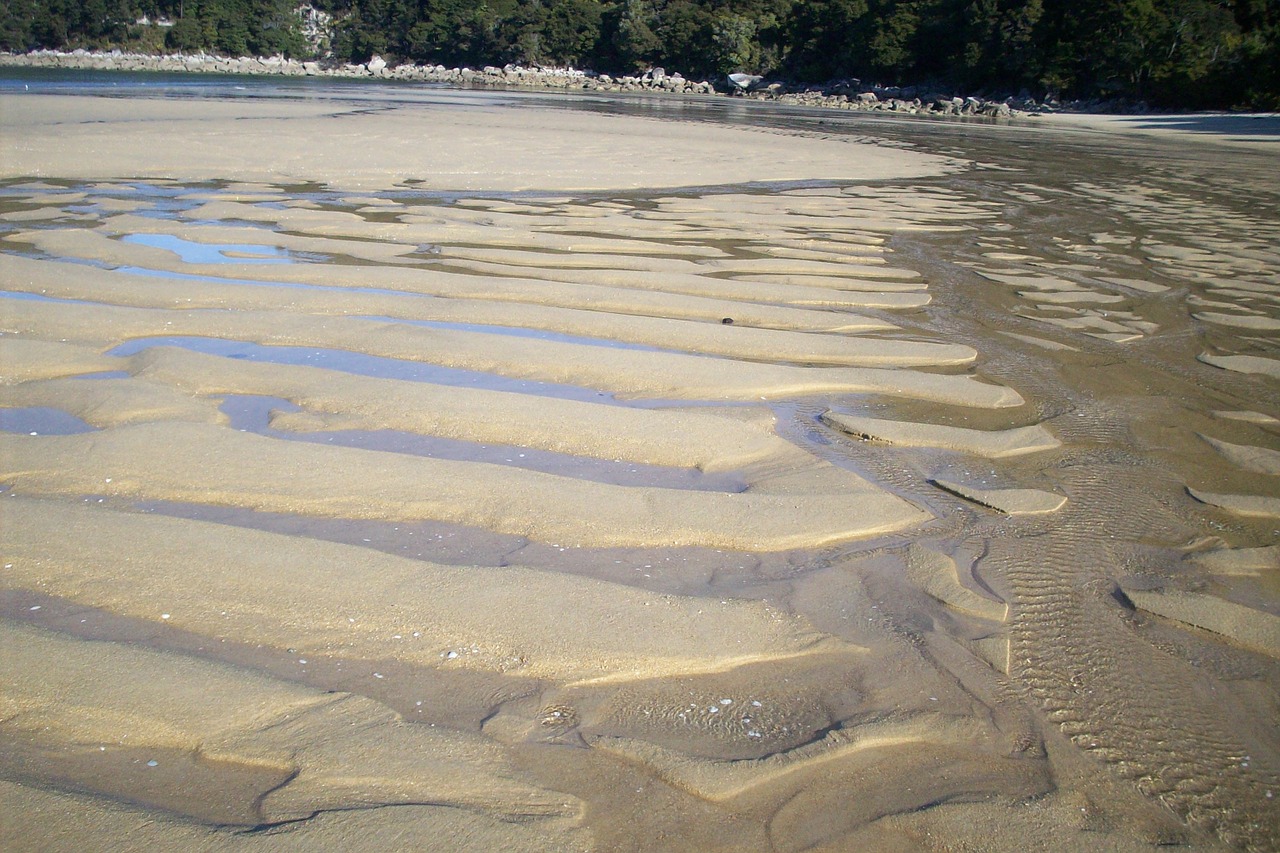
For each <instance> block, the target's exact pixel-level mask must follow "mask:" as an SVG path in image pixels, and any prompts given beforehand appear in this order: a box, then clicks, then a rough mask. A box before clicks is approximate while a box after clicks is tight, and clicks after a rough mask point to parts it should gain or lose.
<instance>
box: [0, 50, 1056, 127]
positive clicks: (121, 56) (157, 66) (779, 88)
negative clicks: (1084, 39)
mask: <svg viewBox="0 0 1280 853" xmlns="http://www.w3.org/2000/svg"><path fill="white" fill-rule="evenodd" d="M0 68H53V69H68V70H78V71H133V72H162V73H192V74H246V75H267V76H280V77H318V78H330V79H352V80H388V81H395V82H405V83H442V84H449V85H457V86H475V87H478V88H503V89H536V90H562V91H586V92H602V93H608V92H631V93H645V94H668V95H684V96H689V95H693V96H699V95H700V96H719V97H745V98H749V99H753V100H760V101H772V102H775V103H781V104H788V105H792V106H805V107H824V108H828V109H841V110H850V111H857V112H886V113H896V114H901V115H934V116H946V115H951V116H970V117H985V118H1010V117H1013V116H1018V115H1027V114H1036V113H1041V112H1044V111H1053V110H1054V109H1056V108H1057V107H1056V105H1053V104H1039V103H1036V102H1035V101H1034V100H1031V99H1021V100H1019V99H1015V98H1006V99H1003V100H984V99H982V98H978V97H973V96H956V95H954V94H951V93H950V92H942V91H939V90H935V89H930V88H927V87H896V86H895V87H880V86H864V85H862V84H861V82H860V81H857V80H846V81H838V82H834V83H828V84H823V85H798V84H785V83H781V82H772V81H766V80H763V79H761V78H753V81H754V82H753V84H752V85H751V86H750V87H749V88H745V89H740V90H737V91H734V89H735V87H734V85H733V84H731V83H729V82H728V81H725V82H724V83H722V84H716V83H713V82H711V81H707V80H700V81H699V80H690V79H687V78H685V77H683V76H682V75H681V74H679V73H677V72H673V73H670V74H668V73H667V72H666V71H664V70H663V69H661V68H655V69H652V70H650V71H647V72H644V73H643V74H639V75H627V76H612V75H608V74H598V73H596V72H594V71H587V70H582V69H575V68H540V67H539V68H525V67H521V66H515V65H506V66H503V67H501V68H499V67H497V66H492V65H489V66H484V67H483V68H480V69H472V68H446V67H445V66H443V65H413V64H408V63H405V64H400V65H395V66H392V65H389V64H388V63H386V62H385V61H384V60H382V59H381V58H379V57H376V56H375V57H374V58H373V59H371V60H370V61H369V62H367V63H364V64H353V63H333V62H319V61H302V60H297V59H285V58H283V57H278V56H275V57H248V56H246V57H225V56H216V55H212V54H190V55H186V54H169V55H151V54H141V53H124V52H121V51H119V50H115V51H110V52H93V51H87V50H74V51H57V50H37V51H32V52H30V53H17V54H15V53H0Z"/></svg>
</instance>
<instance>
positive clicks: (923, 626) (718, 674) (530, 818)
mask: <svg viewBox="0 0 1280 853" xmlns="http://www.w3.org/2000/svg"><path fill="white" fill-rule="evenodd" d="M37 88H38V87H37ZM141 88H142V87H134V88H132V89H130V90H129V92H128V96H127V97H124V98H115V97H101V96H93V95H89V94H84V93H82V94H78V95H58V96H54V95H45V94H38V93H36V94H26V93H23V94H18V93H14V94H11V95H4V96H0V181H2V182H3V183H2V184H0V281H2V282H3V292H0V430H2V431H0V566H2V567H3V568H0V644H3V645H2V647H3V648H5V649H6V654H3V655H0V669H2V670H3V678H2V679H0V681H2V682H3V685H4V687H3V690H2V691H0V791H3V803H0V816H2V817H0V820H3V823H4V825H5V826H6V827H7V828H9V829H10V830H11V831H10V832H9V833H8V835H9V836H11V838H13V839H16V841H15V842H13V843H12V844H11V846H13V847H14V849H20V850H27V849H30V850H38V849H67V848H72V847H84V848H97V847H104V846H105V847H120V848H123V847H124V846H130V845H132V846H141V845H147V846H152V847H157V848H161V849H192V850H209V851H224V850H237V851H238V850H244V849H264V850H272V849H277V848H279V849H298V848H299V847H303V848H309V849H352V850H362V849H379V850H385V849H400V848H410V847H411V848H415V849H417V848H424V847H428V848H429V847H439V848H447V849H458V850H473V849H474V850H481V849H483V850H493V849H504V850H506V849H510V850H637V851H638V850H655V849H662V850H666V849H673V850H679V849H683V850H713V849H731V848H732V849H738V850H807V849H829V850H837V849H944V848H945V849H961V848H963V849H984V850H997V851H1014V850H1023V849H1029V848H1031V849H1068V850H1094V849H1098V848H1099V847H1106V848H1107V849H1117V850H1139V849H1149V848H1150V847H1151V846H1152V845H1158V844H1180V845H1184V846H1187V847H1190V848H1193V849H1215V848H1216V847H1217V846H1219V845H1222V844H1228V845H1234V846H1236V847H1241V848H1249V849H1257V850H1263V849H1274V847H1275V843H1276V842H1277V835H1276V829H1275V823H1274V818H1273V806H1272V803H1273V801H1274V793H1275V791H1277V790H1280V786H1277V784H1276V782H1277V780H1278V779H1280V744H1278V743H1277V742H1276V739H1275V732H1274V728H1273V727H1272V726H1270V724H1269V723H1270V712H1271V711H1272V710H1273V709H1274V707H1276V702H1277V701H1278V700H1280V669H1278V667H1280V661H1278V660H1277V658H1276V647H1277V640H1276V637H1275V620H1276V618H1277V616H1276V601H1277V598H1276V594H1277V590H1276V587H1275V577H1276V573H1275V571H1274V569H1275V566H1276V565H1277V562H1276V547H1277V546H1276V539H1275V537H1276V533H1275V524H1274V519H1275V517H1276V514H1277V510H1276V502H1277V498H1276V484H1275V477H1276V473H1277V470H1280V469H1278V468H1277V464H1276V459H1277V456H1276V454H1277V450H1276V433H1275V424H1276V423H1278V422H1280V419H1278V417H1277V416H1280V408H1277V406H1276V404H1275V402H1274V401H1275V399H1276V397H1275V389H1274V382H1275V375H1276V372H1275V370H1274V365H1275V364H1276V363H1280V356H1277V355H1276V347H1275V338H1274V336H1275V334H1276V331H1277V327H1276V323H1277V322H1278V315H1277V311H1280V279H1277V277H1276V274H1275V272H1274V270H1275V269H1276V268H1277V264H1280V256H1278V255H1277V253H1276V251H1275V248H1274V247H1275V246H1276V245H1278V243H1277V239H1278V237H1277V234H1276V231H1275V223H1274V218H1273V217H1269V215H1268V213H1267V211H1269V210H1270V208H1269V207H1267V206H1266V205H1267V202H1266V200H1265V199H1267V198H1272V197H1273V196H1272V195H1265V194H1267V193H1273V192H1274V195H1275V197H1280V190H1277V188H1276V187H1274V181H1273V180H1270V179H1269V178H1267V177H1266V175H1265V174H1264V173H1263V172H1262V171H1260V170H1258V169H1257V166H1256V161H1255V160H1254V159H1252V158H1254V157H1255V154H1254V153H1253V152H1254V151H1255V150H1256V149H1257V148H1258V146H1257V145H1256V144H1252V143H1250V144H1238V143H1235V142H1233V143H1231V144H1230V145H1217V144H1215V145H1213V146H1199V145H1195V144H1192V143H1190V142H1187V143H1181V142H1179V141H1178V140H1179V139H1180V138H1182V137H1180V136H1178V135H1177V134H1176V133H1170V132H1169V131H1167V130H1161V131H1160V132H1159V134H1158V136H1151V135H1149V134H1147V132H1146V131H1143V132H1141V133H1133V134H1127V135H1126V134H1121V133H1117V132H1116V131H1114V130H1108V129H1105V128H1113V127H1115V126H1116V125H1115V122H1112V123H1110V124H1105V125H1097V126H1096V127H1094V126H1091V127H1090V128H1089V129H1088V130H1075V131H1063V132H1059V131H1054V130H1051V129H1047V128H1031V127H1029V126H1028V123H1031V122H1033V121H1037V120H1030V119H1028V120H1026V122H1024V123H1022V124H1010V125H1003V124H1002V125H993V126H990V127H987V126H968V125H966V126H963V127H961V126H960V125H945V124H936V125H935V124H896V123H894V122H892V121H879V120H877V121H876V122H875V123H874V124H849V123H846V121H845V119H844V118H843V117H841V116H839V115H838V114H836V113H832V112H823V113H821V114H813V115H810V114H808V113H803V112H797V113H795V114H794V115H791V114H788V116H789V117H786V118H785V119H784V118H783V116H782V114H781V113H777V112H776V111H772V110H766V109H760V110H757V109H756V107H758V106H759V107H765V106H767V105H755V104H751V103H747V102H736V101H717V102H716V103H715V104H714V105H703V106H702V107H697V106H695V105H693V104H692V103H691V104H690V105H688V109H689V110H691V112H690V113H688V114H687V115H685V114H684V113H682V112H681V111H674V112H669V111H663V112H661V117H654V116H655V115H656V113H655V112H653V111H652V110H650V108H649V107H646V106H644V105H642V104H637V105H633V106H634V107H635V108H634V109H633V108H632V107H631V106H628V105H627V104H628V103H629V102H622V101H618V102H613V101H607V102H596V101H589V102H588V101H582V102H579V101H576V100H572V99H551V100H546V99H543V98H541V97H537V96H527V95H526V96H519V97H516V96H507V95H491V94H484V95H475V94H467V93H459V92H449V91H446V90H433V91H432V92H430V93H426V94H423V93H421V92H419V91H417V90H408V89H406V90H396V89H383V88H378V87H370V88H368V89H367V90H365V89H350V90H343V92H342V93H336V91H335V93H331V94H333V96H332V97H326V98H323V99H320V98H318V99H313V100H309V99H304V98H292V97H277V96H274V95H272V96H265V97H215V98H208V99H199V100H197V99H172V98H166V97H164V96H163V95H160V96H156V95H155V94H153V93H151V92H145V91H141ZM246 91H247V90H246ZM255 91H257V90H255ZM673 103H674V102H673ZM572 106H582V107H588V109H578V108H570V107H572ZM689 116H698V117H700V118H702V119H704V120H699V121H690V120H687V118H688V117H689ZM708 117H710V118H711V119H712V120H706V119H707V118H708ZM819 121H821V122H823V123H822V124H819V123H818V122H819ZM1055 121H1056V120H1055ZM1152 121H1154V120H1152ZM1046 123H1048V122H1046ZM406 140H411V141H412V142H411V143H407V142H406ZM1028 140H1032V141H1034V142H1035V144H1034V145H1029V146H1027V147H1023V144H1022V143H1023V142H1026V141H1028ZM1135 151H1137V152H1139V154H1135V153H1134V152H1135ZM1204 151H1211V152H1213V154H1212V155H1211V156H1209V155H1205V154H1204V153H1203V152H1204ZM1142 153H1148V154H1150V155H1151V156H1150V157H1149V158H1147V159H1143V156H1140V155H1141V154H1142ZM1082 154H1083V155H1084V156H1082ZM1174 154H1176V155H1177V156H1176V157H1175V156H1173V155H1174ZM1166 156H1167V157H1169V158H1171V159H1169V160H1168V161H1166V160H1163V159H1161V158H1162V157H1166ZM1134 162H1142V163H1144V169H1143V170H1140V171H1135V167H1133V165H1132V163H1134ZM1188 175H1193V176H1199V179H1198V180H1197V179H1196V178H1189V177H1188ZM1210 176H1211V177H1210ZM1260 193H1261V194H1264V195H1262V196H1258V197H1259V198H1260V199H1261V200H1259V201H1258V202H1257V204H1253V203H1252V202H1249V201H1248V199H1250V198H1253V197H1254V196H1257V195H1258V194H1260ZM1050 220H1051V222H1052V224H1051V225H1050V226H1046V225H1045V222H1047V221H1050ZM246 830H249V831H246Z"/></svg>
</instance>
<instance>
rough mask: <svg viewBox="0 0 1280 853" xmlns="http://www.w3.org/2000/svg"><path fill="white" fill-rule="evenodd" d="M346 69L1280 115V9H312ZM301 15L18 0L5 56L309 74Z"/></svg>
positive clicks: (651, 1) (892, 3) (1124, 2)
mask: <svg viewBox="0 0 1280 853" xmlns="http://www.w3.org/2000/svg"><path fill="white" fill-rule="evenodd" d="M311 5H312V6H313V7H315V8H316V9H318V10H320V11H321V12H323V13H325V14H326V15H327V16H331V22H330V25H329V27H328V31H327V43H326V44H325V45H324V46H322V47H321V48H320V50H321V51H322V52H323V53H324V55H325V56H328V57H330V58H333V59H336V60H338V61H352V62H363V61H365V60H367V59H369V58H370V57H371V56H372V55H374V54H377V55H380V56H382V57H384V58H385V59H387V60H388V61H390V62H393V63H394V62H397V61H403V62H416V63H420V64H425V63H433V64H443V65H448V66H463V65H472V66H479V65H486V64H492V65H502V64H505V63H509V62H511V63H518V64H525V65H535V64H542V65H561V66H563V65H574V66H578V67H586V68H591V69H594V70H596V71H601V72H612V73H628V72H632V71H636V70H640V69H644V68H648V67H653V66H663V67H666V68H668V69H670V70H679V71H681V72H682V73H684V74H685V75H686V76H695V77H713V76H719V75H722V74H724V73H728V72H734V71H744V72H748V73H756V74H765V75H770V76H773V77H778V78H783V79H789V80H792V81H808V82H824V81H828V80H833V79H838V78H850V77H852V78H859V79H861V80H863V81H864V82H867V83H882V84H885V85H894V84H899V85H905V84H944V85H949V86H955V87H960V88H963V89H967V90H969V91H981V92H986V93H990V94H996V93H1008V94H1015V93H1018V92H1019V91H1021V90H1026V91H1027V92H1029V93H1031V94H1034V95H1044V94H1045V93H1053V94H1057V95H1060V96H1061V97H1064V98H1095V97H1100V98H1128V99H1140V100H1144V101H1147V102H1150V103H1153V104H1155V105H1157V106H1178V107H1252V108H1262V109H1277V108H1280V0H313V2H312V3H311ZM297 7H298V0H5V3H4V4H3V8H0V49H3V50H8V51H25V50H30V49H33V48H39V47H49V48H74V47H86V48H114V47H120V48H125V49H131V50H140V51H145V52H164V51H196V50H204V51H217V52H220V53H226V54H234V55H260V56H266V55H275V54H283V55H286V56H293V57H301V58H311V57H312V56H313V55H314V54H315V53H316V50H317V48H316V47H315V46H314V41H309V40H308V39H307V38H306V37H304V35H303V31H302V17H301V16H300V15H299V13H298V11H297Z"/></svg>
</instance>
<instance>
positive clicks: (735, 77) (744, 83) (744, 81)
mask: <svg viewBox="0 0 1280 853" xmlns="http://www.w3.org/2000/svg"><path fill="white" fill-rule="evenodd" d="M728 79H729V85H730V86H731V87H733V88H734V89H736V90H737V91H739V92H750V91H751V90H753V89H754V88H755V87H756V86H759V85H760V83H762V82H763V81H764V78H763V77H761V76H759V75H758V74H730V75H729V78H728Z"/></svg>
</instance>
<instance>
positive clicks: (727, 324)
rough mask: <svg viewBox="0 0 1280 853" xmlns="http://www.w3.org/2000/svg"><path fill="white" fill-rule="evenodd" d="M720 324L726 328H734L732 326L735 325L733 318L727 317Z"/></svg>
mask: <svg viewBox="0 0 1280 853" xmlns="http://www.w3.org/2000/svg"><path fill="white" fill-rule="evenodd" d="M720 322H721V323H724V324H725V325H726V326H732V325H733V318H732V317H725V318H724V319H723V320H721V321H720Z"/></svg>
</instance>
